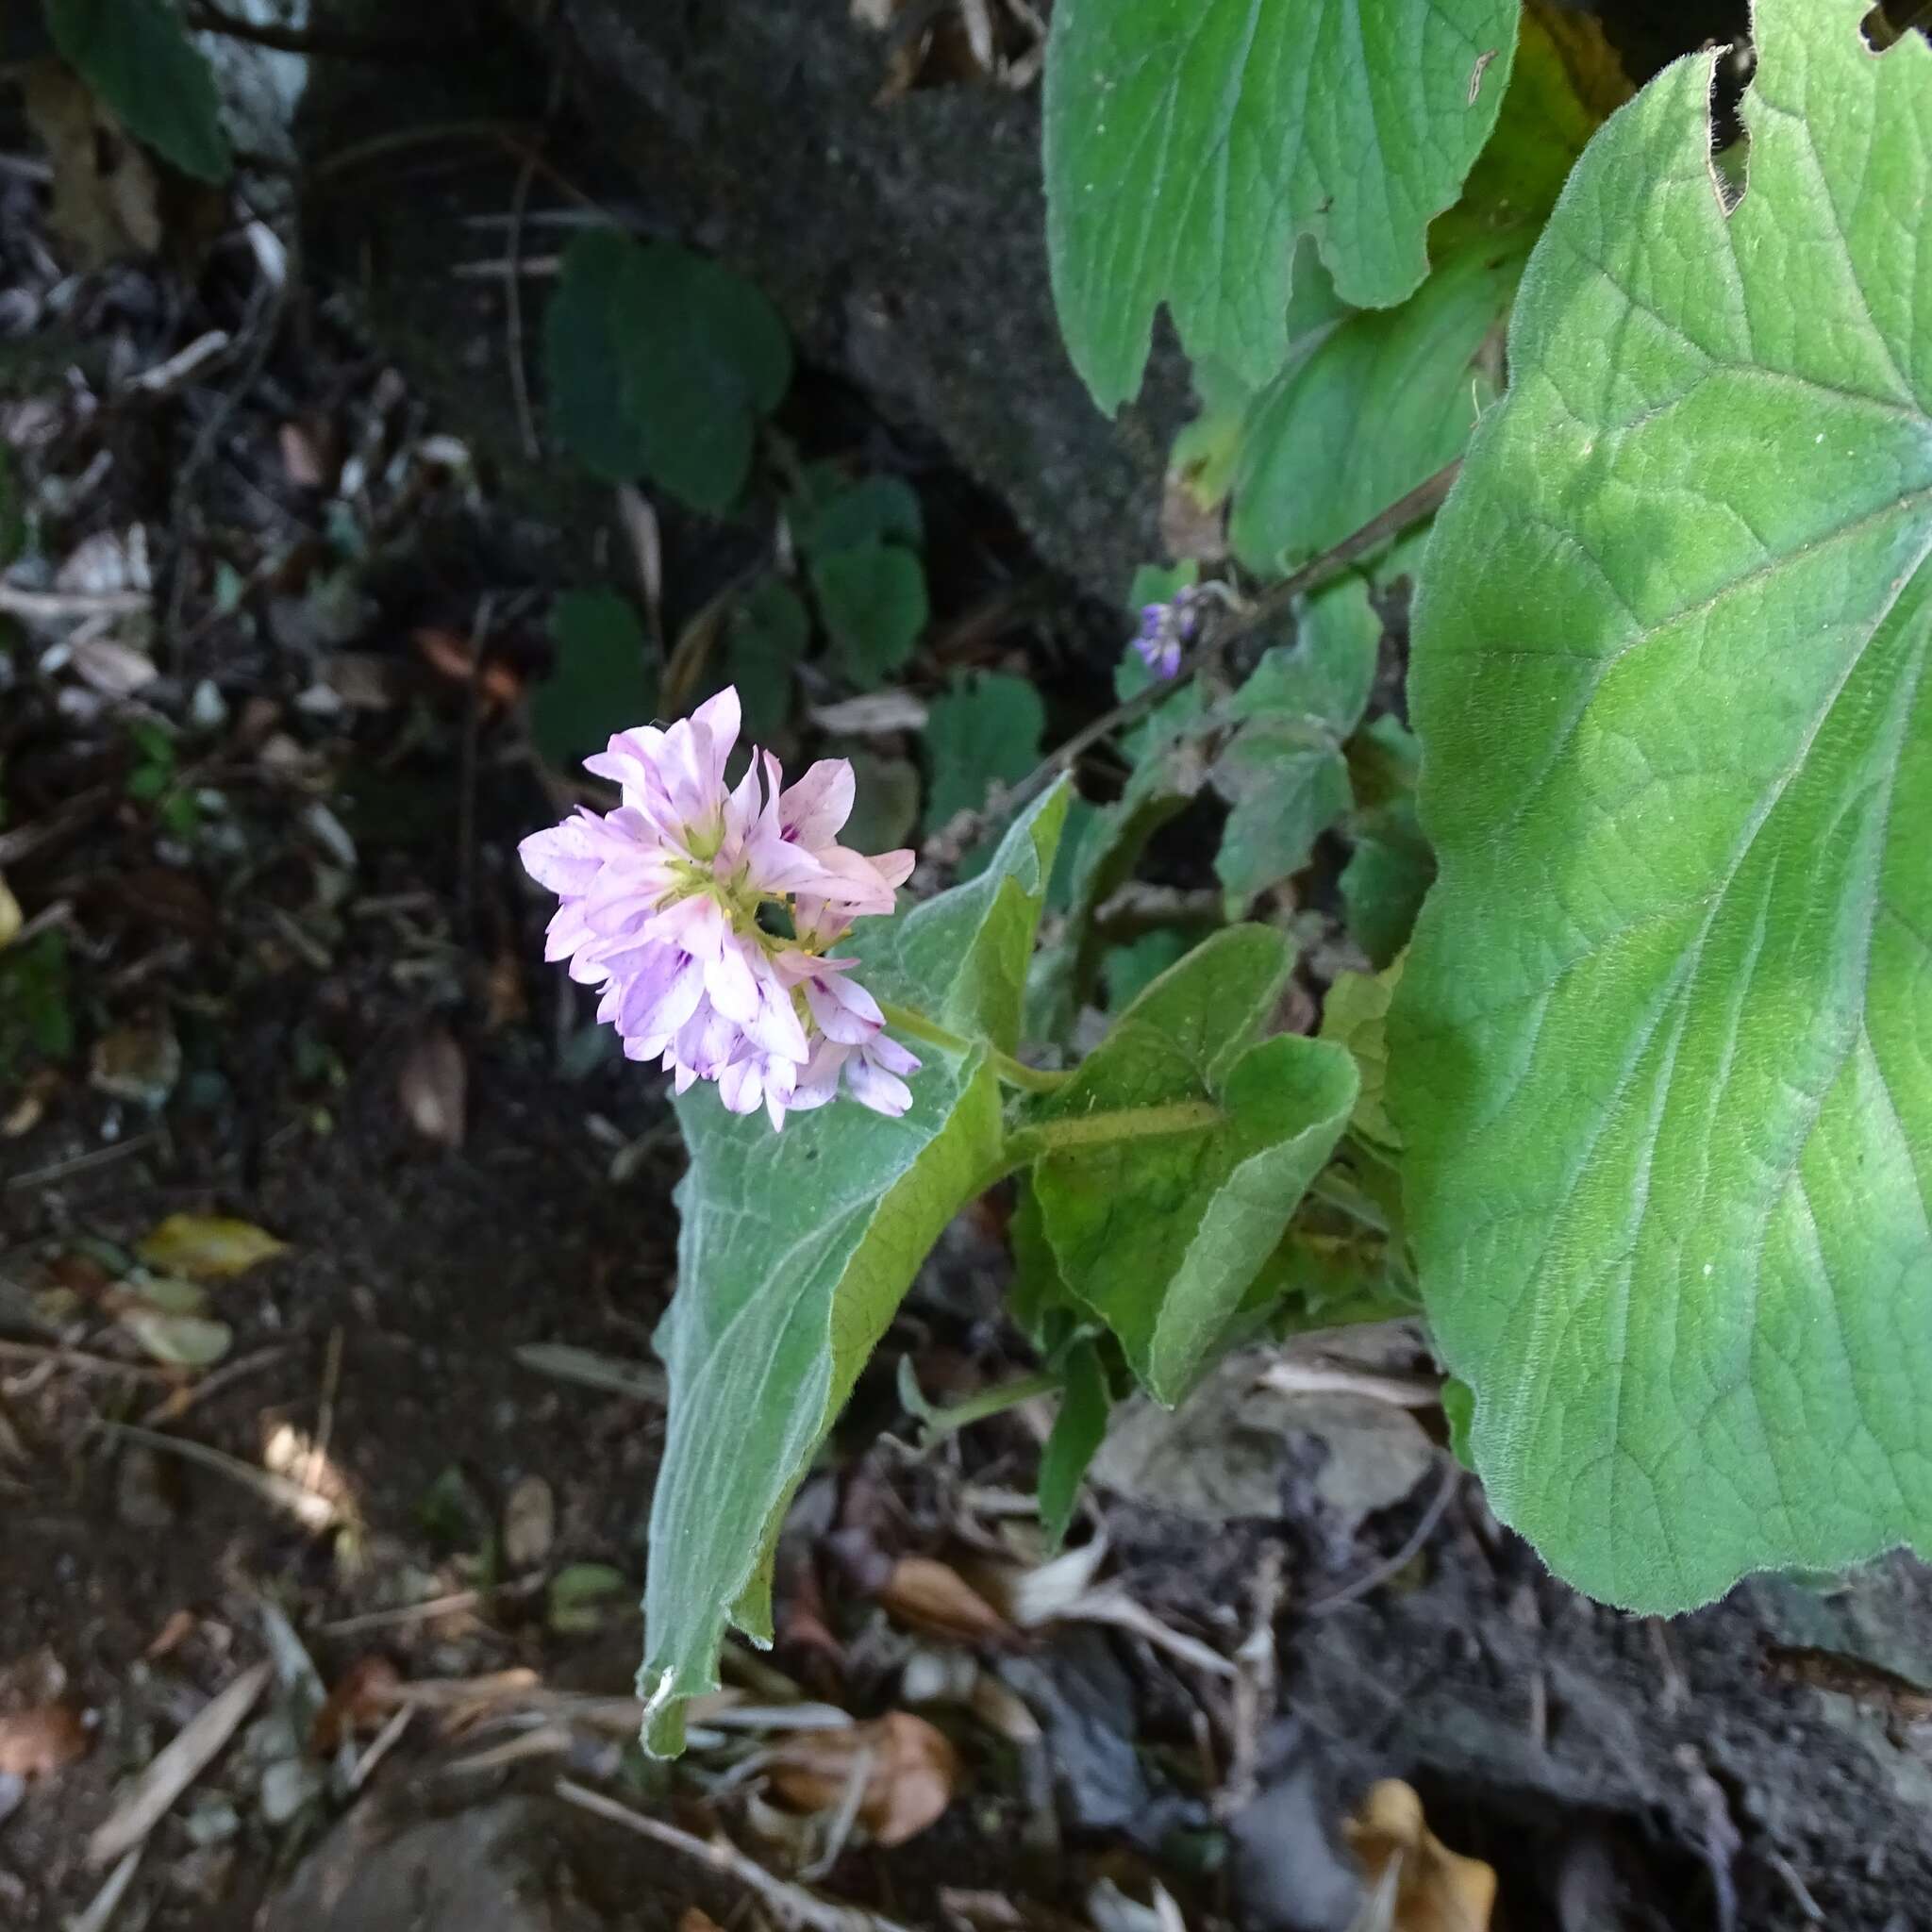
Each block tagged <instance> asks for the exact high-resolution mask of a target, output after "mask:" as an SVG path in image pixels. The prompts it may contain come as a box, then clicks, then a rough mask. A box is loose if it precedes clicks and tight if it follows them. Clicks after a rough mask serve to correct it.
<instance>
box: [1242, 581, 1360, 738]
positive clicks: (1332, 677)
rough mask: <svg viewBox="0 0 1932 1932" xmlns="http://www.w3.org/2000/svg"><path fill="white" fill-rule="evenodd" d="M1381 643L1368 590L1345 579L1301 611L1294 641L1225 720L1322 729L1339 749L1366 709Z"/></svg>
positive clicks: (1252, 677) (1277, 650) (1265, 658)
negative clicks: (1257, 720)
mask: <svg viewBox="0 0 1932 1932" xmlns="http://www.w3.org/2000/svg"><path fill="white" fill-rule="evenodd" d="M1381 642H1382V620H1381V618H1380V617H1379V616H1377V615H1376V612H1375V608H1374V605H1373V604H1371V603H1370V601H1369V587H1368V585H1367V584H1366V583H1364V582H1363V581H1362V579H1361V578H1359V577H1345V578H1343V579H1342V581H1341V583H1339V584H1336V585H1334V586H1332V587H1331V588H1330V589H1328V590H1326V591H1323V592H1322V593H1321V595H1320V596H1318V597H1314V598H1312V599H1310V600H1309V602H1308V603H1307V604H1306V605H1305V606H1304V607H1303V608H1302V610H1301V612H1300V614H1299V617H1298V619H1297V622H1296V626H1295V641H1294V642H1293V643H1292V644H1291V645H1285V644H1276V645H1275V646H1274V648H1273V649H1271V650H1267V651H1264V652H1263V653H1262V654H1261V658H1260V660H1259V661H1258V662H1257V664H1256V666H1255V668H1254V670H1253V672H1252V673H1250V674H1249V676H1248V678H1247V681H1246V682H1245V683H1244V684H1243V685H1242V686H1241V689H1240V690H1239V691H1236V692H1235V693H1234V694H1233V695H1232V696H1231V697H1229V698H1228V700H1227V701H1226V703H1225V704H1224V705H1223V707H1222V708H1221V715H1222V716H1223V717H1226V718H1230V719H1237V720H1241V721H1246V720H1249V719H1255V718H1267V719H1281V720H1287V721H1289V722H1291V723H1306V724H1314V725H1318V726H1320V727H1321V729H1322V731H1323V732H1324V735H1325V736H1326V737H1328V738H1329V739H1331V740H1332V741H1334V742H1335V743H1336V744H1337V745H1338V746H1339V745H1340V743H1341V741H1342V740H1343V739H1344V738H1346V737H1347V736H1348V735H1349V733H1350V732H1351V731H1353V730H1354V729H1355V727H1356V726H1357V724H1360V723H1361V717H1362V713H1363V712H1364V711H1366V710H1367V709H1368V708H1369V693H1370V692H1371V691H1374V686H1375V665H1376V658H1377V653H1378V651H1379V648H1380V645H1381Z"/></svg>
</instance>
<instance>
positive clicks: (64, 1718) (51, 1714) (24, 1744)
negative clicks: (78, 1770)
mask: <svg viewBox="0 0 1932 1932" xmlns="http://www.w3.org/2000/svg"><path fill="white" fill-rule="evenodd" d="M90 1741H91V1740H90V1739H89V1737H88V1733H87V1726H86V1725H85V1724H82V1723H81V1721H80V1715H79V1713H78V1712H77V1711H75V1709H74V1707H72V1706H71V1705H66V1704H38V1705H35V1706H34V1707H33V1708H32V1709H30V1710H17V1711H15V1712H13V1713H12V1714H11V1715H10V1716H0V1776H12V1777H44V1776H46V1775H47V1774H48V1773H50V1772H56V1771H58V1770H60V1769H61V1768H62V1767H63V1766H64V1765H69V1764H72V1763H73V1762H74V1760H75V1758H76V1757H85V1756H86V1755H87V1748H88V1744H89V1742H90Z"/></svg>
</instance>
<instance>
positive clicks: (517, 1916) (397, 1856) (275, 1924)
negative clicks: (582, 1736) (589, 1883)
mask: <svg viewBox="0 0 1932 1932" xmlns="http://www.w3.org/2000/svg"><path fill="white" fill-rule="evenodd" d="M553 1809H554V1807H550V1806H548V1805H545V1804H544V1803H543V1802H542V1801H541V1800H539V1799H534V1798H506V1799H502V1800H499V1801H498V1802H496V1803H494V1804H491V1805H485V1806H480V1807H476V1808H475V1809H474V1810H468V1811H458V1812H457V1813H456V1814H455V1815H454V1816H452V1817H447V1818H422V1819H418V1820H416V1821H414V1822H413V1823H410V1824H405V1825H403V1826H402V1827H401V1828H400V1829H398V1830H393V1831H391V1830H390V1829H388V1828H387V1824H386V1821H385V1820H384V1818H383V1815H382V1813H381V1812H380V1811H379V1810H378V1809H377V1808H376V1807H374V1806H371V1805H362V1806H358V1807H357V1808H356V1809H355V1810H353V1811H351V1812H350V1813H349V1815H348V1816H347V1817H346V1818H345V1819H344V1820H343V1821H342V1822H341V1824H339V1825H338V1826H337V1827H336V1828H335V1830H334V1831H332V1832H331V1833H330V1834H329V1836H328V1837H327V1838H326V1839H325V1840H323V1842H322V1843H321V1845H320V1846H318V1847H317V1849H316V1850H315V1851H314V1852H313V1853H311V1854H310V1856H309V1857H308V1860H307V1862H306V1863H305V1864H304V1865H303V1867H302V1869H301V1870H300V1871H299V1872H298V1873H297V1874H296V1875H295V1878H294V1880H293V1882H292V1883H291V1885H290V1886H289V1887H288V1889H287V1890H285V1891H284V1892H282V1894H281V1895H280V1896H279V1897H278V1898H277V1899H276V1900H275V1902H274V1903H273V1904H272V1905H271V1906H270V1907H268V1909H267V1912H266V1914H265V1915H264V1917H263V1919H262V1921H261V1928H262V1932H371V1928H372V1927H375V1926H378V1925H397V1926H402V1925H408V1926H409V1927H410V1928H411V1932H588V1928H590V1927H593V1926H596V1925H598V1924H600V1923H601V1922H600V1921H599V1920H598V1918H597V1917H596V1916H595V1915H593V1914H591V1913H589V1912H587V1911H586V1910H585V1909H584V1908H583V1907H581V1906H580V1905H579V1904H578V1903H577V1902H576V1901H575V1900H574V1899H569V1898H566V1899H564V1900H562V1901H558V1900H556V1899H553V1898H551V1897H549V1896H547V1895H546V1890H547V1889H546V1888H545V1887H544V1886H543V1885H542V1883H541V1873H542V1869H543V1865H544V1861H545V1853H544V1849H543V1848H544V1844H545V1840H546V1838H547V1837H550V1836H553V1835H554V1833H555V1831H556V1828H557V1827H556V1823H555V1819H554V1817H553V1815H552V1813H553Z"/></svg>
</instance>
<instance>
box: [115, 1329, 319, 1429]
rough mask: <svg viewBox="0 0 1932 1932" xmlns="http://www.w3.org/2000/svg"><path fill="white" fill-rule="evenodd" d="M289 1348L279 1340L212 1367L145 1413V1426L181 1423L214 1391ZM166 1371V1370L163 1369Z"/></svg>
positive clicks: (257, 1369)
mask: <svg viewBox="0 0 1932 1932" xmlns="http://www.w3.org/2000/svg"><path fill="white" fill-rule="evenodd" d="M288 1352H289V1344H288V1343H287V1342H285V1341H277V1342H275V1344H274V1345H273V1346H272V1347H269V1348H260V1349H257V1350H256V1352H255V1353H254V1354H253V1355H244V1356H241V1357H237V1358H236V1359H235V1360H234V1361H231V1362H224V1363H223V1364H222V1366H221V1367H220V1368H218V1369H213V1370H210V1371H209V1373H208V1374H206V1375H204V1376H203V1377H202V1378H201V1380H200V1381H198V1382H195V1383H193V1384H192V1385H191V1386H189V1387H186V1388H181V1389H176V1390H175V1391H173V1392H172V1393H171V1394H169V1395H168V1396H167V1397H165V1398H164V1399H163V1400H162V1401H160V1402H158V1403H157V1404H156V1405H155V1406H154V1407H152V1408H151V1409H149V1410H148V1412H147V1413H146V1414H145V1415H144V1416H142V1419H141V1426H142V1428H144V1429H158V1428H159V1427H160V1426H161V1425H162V1424H164V1423H178V1422H179V1421H180V1420H181V1418H182V1417H183V1416H184V1415H186V1414H187V1413H188V1411H189V1410H190V1409H191V1408H193V1407H196V1405H197V1404H199V1403H203V1402H206V1401H207V1400H208V1397H209V1396H210V1395H218V1394H219V1393H220V1392H221V1391H223V1390H224V1389H227V1388H231V1387H232V1386H233V1385H234V1384H235V1383H237V1382H240V1381H242V1379H243V1378H244V1377H246V1376H249V1375H253V1374H258V1373H259V1372H260V1371H261V1370H263V1369H265V1368H268V1367H269V1366H270V1365H271V1364H272V1363H275V1362H278V1361H280V1360H281V1358H282V1357H284V1356H285V1355H287V1354H288ZM162 1373H163V1374H165V1373H166V1372H165V1371H163V1372H162Z"/></svg>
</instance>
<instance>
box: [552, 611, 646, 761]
mask: <svg viewBox="0 0 1932 1932" xmlns="http://www.w3.org/2000/svg"><path fill="white" fill-rule="evenodd" d="M550 641H551V642H552V643H553V644H554V645H555V646H556V649H557V662H556V666H555V668H554V669H553V670H552V672H551V674H550V675H549V676H548V677H546V678H545V679H544V680H543V682H542V683H541V684H540V685H539V686H538V687H537V689H536V691H535V692H534V693H533V694H532V696H531V699H530V737H531V739H532V741H534V742H535V744H536V746H537V749H538V750H539V751H541V753H542V754H543V756H544V757H545V758H548V759H549V760H550V761H551V763H552V764H556V765H561V764H565V763H569V762H574V761H575V760H576V759H578V758H582V757H583V756H584V755H585V754H586V753H587V752H592V751H598V750H601V749H602V747H603V746H604V744H605V742H606V741H608V739H609V737H610V735H611V733H612V732H615V731H623V730H625V729H626V728H628V727H629V726H630V725H633V724H637V723H639V722H640V721H641V719H645V718H648V717H649V716H650V715H651V713H652V711H653V710H654V709H655V708H656V707H657V703H658V667H657V665H656V664H655V663H654V662H653V661H652V652H651V645H650V640H649V639H648V638H646V637H645V635H644V626H643V625H642V623H641V621H640V620H639V617H638V613H637V607H636V606H635V605H633V604H632V603H631V601H630V599H629V598H628V597H624V596H620V595H619V594H618V593H617V592H616V591H608V590H594V591H591V590H579V591H565V592H564V593H563V594H562V596H560V597H558V600H557V602H556V604H555V605H554V606H553V607H552V608H551V612H550Z"/></svg>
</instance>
